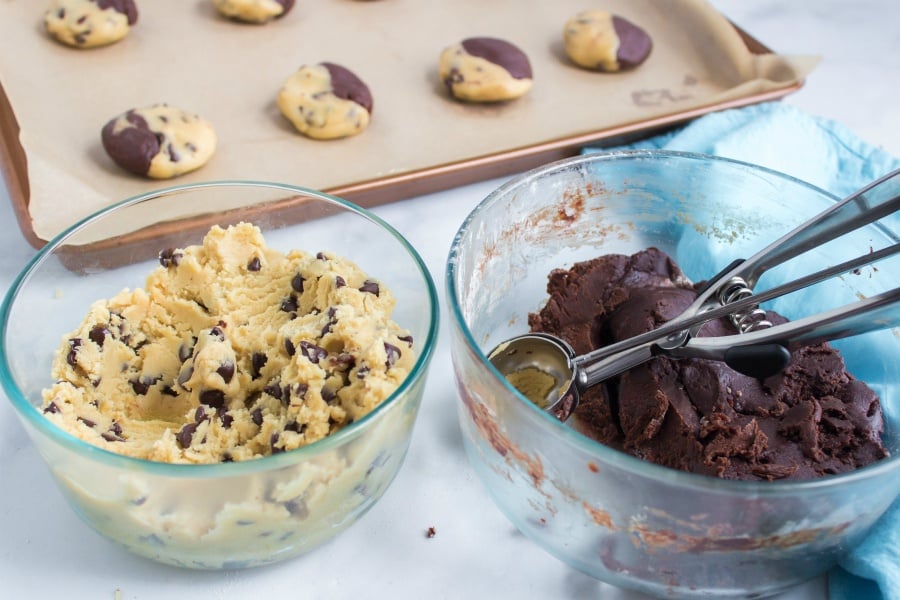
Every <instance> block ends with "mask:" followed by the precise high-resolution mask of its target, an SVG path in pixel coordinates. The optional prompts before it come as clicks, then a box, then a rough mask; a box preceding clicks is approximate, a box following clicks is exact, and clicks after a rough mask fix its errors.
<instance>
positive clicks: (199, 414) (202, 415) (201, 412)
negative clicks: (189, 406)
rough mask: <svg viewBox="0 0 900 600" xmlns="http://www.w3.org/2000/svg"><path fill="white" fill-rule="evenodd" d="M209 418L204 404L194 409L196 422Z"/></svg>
mask: <svg viewBox="0 0 900 600" xmlns="http://www.w3.org/2000/svg"><path fill="white" fill-rule="evenodd" d="M206 418H207V414H206V409H205V408H203V405H200V406H198V407H197V410H195V411H194V422H195V423H199V422H201V421H203V420H205V419H206Z"/></svg>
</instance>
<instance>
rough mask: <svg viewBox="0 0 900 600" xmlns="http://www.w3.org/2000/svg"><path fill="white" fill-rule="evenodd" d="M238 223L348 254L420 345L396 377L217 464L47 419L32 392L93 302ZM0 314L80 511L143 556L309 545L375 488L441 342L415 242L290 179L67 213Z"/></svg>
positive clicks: (27, 411) (223, 554)
mask: <svg viewBox="0 0 900 600" xmlns="http://www.w3.org/2000/svg"><path fill="white" fill-rule="evenodd" d="M275 208H277V209H278V210H274V209H275ZM238 221H250V222H252V223H254V224H255V225H257V226H259V227H260V228H261V229H262V231H263V233H264V235H265V237H266V242H267V244H268V245H269V246H270V247H273V248H276V249H278V250H281V251H282V252H286V251H288V250H290V249H294V248H297V249H302V250H305V251H307V252H317V251H320V250H321V251H331V252H333V253H334V254H336V255H340V256H342V257H344V258H348V259H350V260H352V261H354V262H356V263H357V264H358V265H359V266H360V268H361V269H362V270H363V271H364V272H366V273H367V274H369V275H371V276H373V277H376V278H378V279H379V280H381V281H382V282H384V283H385V285H387V286H388V287H389V288H390V289H391V291H392V292H393V293H394V294H395V296H396V299H397V306H396V309H395V312H394V314H393V319H394V320H395V321H396V322H397V323H399V324H400V325H401V327H404V328H407V329H409V330H410V331H411V332H412V335H413V339H414V340H415V343H416V348H417V350H416V351H417V358H416V362H415V365H414V367H413V369H412V371H411V372H410V374H409V376H408V377H407V378H406V380H405V381H404V382H403V383H402V384H401V385H400V387H399V388H398V389H397V390H396V391H395V392H394V393H393V394H392V395H391V396H390V397H389V398H387V399H386V400H385V401H384V402H383V403H381V404H380V405H379V406H378V407H376V408H375V409H374V410H373V411H372V412H371V413H369V414H368V415H367V416H366V417H364V418H362V419H360V420H358V421H356V422H355V423H353V424H352V425H349V426H347V427H346V428H344V429H342V430H340V431H339V432H337V433H335V434H334V435H331V436H329V437H327V438H324V439H323V440H320V441H318V442H315V443H313V444H310V445H309V446H306V447H302V448H299V449H297V450H294V451H290V452H285V453H281V454H276V455H272V456H268V457H265V458H260V459H257V460H250V461H244V462H233V463H223V464H215V465H183V464H181V465H179V464H166V463H158V462H151V461H145V460H138V459H133V458H128V457H125V456H121V455H118V454H113V453H111V452H108V451H106V450H102V449H100V448H98V447H95V446H92V445H89V444H87V443H85V442H83V441H81V440H80V439H78V438H76V437H74V436H72V435H70V434H68V433H66V432H65V431H63V430H61V429H59V428H58V427H56V426H55V425H54V424H53V423H51V422H50V421H49V420H47V419H45V418H44V416H43V415H42V414H41V411H40V405H41V390H42V389H43V388H45V387H49V385H50V384H51V383H52V376H51V370H50V365H51V361H52V357H53V353H54V352H55V351H56V349H57V347H58V346H59V344H60V341H61V339H62V336H63V335H64V334H66V333H67V332H69V331H72V330H73V329H75V327H76V326H77V325H78V324H79V323H80V322H81V320H82V319H83V318H84V316H85V315H86V314H87V311H88V306H89V305H90V303H91V302H93V301H94V300H97V299H100V298H109V297H111V296H113V295H114V294H115V293H117V292H118V291H120V290H121V289H122V288H125V287H130V288H136V287H142V286H143V284H144V279H145V277H146V275H147V274H148V273H149V272H150V271H151V269H152V268H154V267H155V266H157V265H158V264H159V263H158V260H157V256H158V252H159V251H160V250H161V249H163V248H166V247H184V246H187V245H190V244H197V243H200V241H201V240H202V238H203V235H204V234H205V233H206V231H208V229H209V227H210V226H211V225H213V224H219V225H222V226H225V225H228V224H232V223H236V222H238ZM0 319H2V320H0V323H2V325H0V326H2V330H0V381H2V385H3V388H4V390H5V392H6V394H7V396H8V398H9V399H10V401H11V402H12V405H13V407H14V408H15V411H16V413H17V414H18V416H19V417H20V418H21V421H22V423H23V425H24V427H25V429H26V430H27V432H28V434H29V435H30V437H31V439H32V440H33V441H34V444H35V445H36V447H37V449H38V451H39V452H40V454H41V455H42V456H43V458H44V459H45V461H46V463H47V465H48V466H49V468H50V471H51V473H52V474H53V477H54V478H55V480H56V482H57V483H58V485H59V488H60V489H61V490H62V492H63V494H64V495H65V497H66V499H67V500H68V502H69V504H70V505H71V506H72V508H73V509H74V510H75V512H76V513H77V514H78V515H79V516H80V517H81V518H82V519H83V520H84V521H85V522H87V523H88V525H90V526H91V527H93V528H94V529H95V530H97V531H98V532H100V533H101V534H103V535H104V536H106V537H108V538H110V539H111V540H114V541H116V542H118V543H120V544H121V545H123V546H124V547H126V548H127V549H129V550H131V551H133V552H135V553H137V554H140V555H143V556H146V557H148V558H151V559H154V560H157V561H161V562H164V563H169V564H173V565H179V566H184V567H192V568H203V569H220V568H237V567H249V566H256V565H262V564H266V563H272V562H276V561H280V560H283V559H286V558H289V557H293V556H296V555H299V554H301V553H304V552H307V551H309V550H312V549H313V548H315V547H316V546H318V545H320V544H322V543H323V542H325V541H327V540H329V539H331V538H332V537H334V536H335V535H337V534H338V533H340V532H341V531H343V530H344V529H346V528H347V527H349V526H350V525H352V524H353V523H354V522H355V521H356V520H357V519H359V518H360V517H361V516H362V515H363V514H364V513H365V512H366V511H367V510H368V509H369V508H371V507H372V505H373V504H374V503H375V502H376V501H377V500H378V499H379V498H380V497H381V496H382V494H383V493H384V492H385V490H386V489H387V487H388V486H389V485H390V483H391V481H392V480H393V478H394V476H395V474H396V473H397V471H398V469H399V468H400V466H401V463H402V462H403V459H404V456H405V454H406V451H407V449H408V446H409V441H410V436H411V433H412V429H413V425H414V422H415V419H416V414H417V411H418V408H419V405H420V403H421V400H422V394H423V389H424V385H425V377H426V371H427V368H428V365H429V362H430V361H431V357H432V355H433V353H434V347H435V344H436V340H437V329H438V302H437V297H436V292H435V286H434V282H433V281H432V279H431V276H430V275H429V273H428V270H427V268H426V267H425V265H424V263H423V261H422V259H421V258H420V257H419V255H418V254H417V253H416V251H415V250H414V249H413V248H412V247H411V246H410V245H409V244H408V243H407V241H406V240H404V239H403V237H401V236H400V234H398V233H397V232H396V231H395V230H394V229H392V228H391V227H390V226H389V225H388V224H387V223H385V222H383V221H381V220H380V219H379V218H377V217H375V216H374V215H372V214H370V213H368V212H367V211H364V210H362V209H360V208H358V207H356V206H355V205H352V204H350V203H348V202H345V201H343V200H341V199H339V198H334V197H330V196H327V195H325V194H321V193H318V192H314V191H311V190H306V189H302V188H298V187H294V186H288V185H280V184H272V183H257V182H239V181H234V182H228V181H224V182H211V183H202V184H195V185H186V186H180V187H174V188H169V189H165V190H161V191H157V192H153V193H150V194H145V195H142V196H138V197H135V198H131V199H129V200H125V201H123V202H121V203H118V204H116V205H114V206H112V207H110V208H108V209H106V210H103V211H101V212H99V213H97V214H96V215H94V216H91V217H89V218H87V219H85V220H84V221H82V222H80V223H78V224H77V225H75V226H73V227H72V228H70V229H69V230H67V231H66V232H64V233H62V234H61V235H60V236H58V237H57V238H56V239H54V240H53V241H51V242H50V243H49V244H47V245H46V246H45V247H44V248H43V249H41V250H40V252H39V253H38V254H37V256H36V257H35V258H34V259H33V260H32V261H31V262H30V263H29V264H28V265H27V266H26V267H25V269H24V270H23V271H22V273H21V274H20V275H19V276H18V278H17V279H16V280H15V282H14V283H13V285H12V286H11V287H10V289H9V292H8V294H7V296H6V298H5V300H4V303H3V305H2V309H0Z"/></svg>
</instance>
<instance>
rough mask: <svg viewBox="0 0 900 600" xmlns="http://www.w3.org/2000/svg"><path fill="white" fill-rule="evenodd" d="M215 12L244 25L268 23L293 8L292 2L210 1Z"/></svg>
mask: <svg viewBox="0 0 900 600" xmlns="http://www.w3.org/2000/svg"><path fill="white" fill-rule="evenodd" d="M212 3H213V6H215V7H216V10H217V11H219V13H220V14H221V15H223V16H225V17H228V18H229V19H234V20H235V21H242V22H244V23H256V24H262V23H268V22H269V21H271V20H272V19H280V18H281V17H283V16H285V15H286V14H288V13H289V12H291V9H292V8H294V0H212Z"/></svg>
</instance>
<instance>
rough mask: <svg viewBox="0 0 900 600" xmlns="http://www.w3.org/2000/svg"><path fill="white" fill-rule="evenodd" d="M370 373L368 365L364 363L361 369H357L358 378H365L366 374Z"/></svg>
mask: <svg viewBox="0 0 900 600" xmlns="http://www.w3.org/2000/svg"><path fill="white" fill-rule="evenodd" d="M368 374H369V367H367V366H366V365H363V366H361V367H360V368H359V369H357V370H356V378H357V379H365V378H366V375H368Z"/></svg>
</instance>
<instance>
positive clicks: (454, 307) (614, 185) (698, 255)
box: [446, 151, 900, 597]
mask: <svg viewBox="0 0 900 600" xmlns="http://www.w3.org/2000/svg"><path fill="white" fill-rule="evenodd" d="M834 201H835V198H834V197H832V196H830V195H829V194H827V193H825V192H823V191H821V190H818V189H816V188H814V187H812V186H810V185H807V184H805V183H803V182H800V181H798V180H796V179H792V178H790V177H787V176H785V175H781V174H778V173H775V172H773V171H769V170H766V169H763V168H759V167H755V166H752V165H748V164H743V163H738V162H734V161H730V160H725V159H719V158H713V157H708V156H700V155H692V154H683V153H670V152H652V151H651V152H641V151H636V152H624V153H611V154H595V155H587V156H583V157H579V158H575V159H568V160H564V161H561V162H558V163H555V164H551V165H548V166H545V167H542V168H539V169H536V170H534V171H531V172H529V173H526V174H524V175H522V176H521V177H518V178H516V179H514V180H512V181H510V182H508V183H507V184H505V185H504V186H502V187H501V188H499V189H498V190H496V191H494V192H493V193H492V194H491V195H489V196H488V197H487V198H486V199H485V200H484V201H483V202H482V203H481V204H480V205H479V206H477V207H476V208H475V210H474V211H473V212H472V213H471V214H470V215H469V216H468V218H467V219H466V221H465V222H464V223H463V225H462V227H461V229H460V230H459V232H458V234H457V236H456V238H455V239H454V241H453V245H452V248H451V251H450V254H449V261H448V269H447V280H446V284H447V292H448V300H449V306H450V312H451V314H452V317H451V327H450V329H451V351H452V360H453V366H454V370H455V376H456V380H457V386H458V391H459V399H460V402H459V404H458V414H459V421H460V424H461V427H462V431H463V440H464V444H465V447H466V451H467V454H468V457H469V459H470V461H471V464H472V465H473V467H474V470H475V471H476V473H477V474H478V476H479V477H480V479H481V481H482V482H483V483H484V485H485V486H486V487H487V489H488V490H489V491H490V493H491V495H492V497H493V499H494V500H495V502H496V503H497V505H498V506H499V507H500V509H501V510H502V511H503V512H504V513H505V514H506V516H507V517H509V519H510V520H511V521H512V522H513V523H514V524H515V525H516V527H518V528H519V530H521V531H522V532H523V533H524V534H525V535H526V536H528V537H529V538H530V539H532V540H533V541H535V542H536V543H538V544H539V545H540V546H542V547H543V548H544V549H546V550H547V551H548V552H550V553H551V554H553V555H554V556H556V557H557V558H559V559H560V560H563V561H565V562H566V563H567V564H569V565H571V566H572V567H574V568H576V569H578V570H580V571H583V572H585V573H587V574H589V575H592V576H594V577H596V578H598V579H601V580H603V581H606V582H608V583H611V584H614V585H617V586H622V587H626V588H632V589H636V590H640V591H642V592H644V593H649V594H653V595H657V596H665V597H679V596H685V597H686V596H691V597H696V596H710V597H729V596H751V597H759V596H765V595H769V594H774V593H776V592H778V591H780V590H783V589H785V588H787V587H789V586H792V585H795V584H797V583H800V582H802V581H804V580H807V579H810V578H813V577H815V576H817V575H818V574H821V573H823V572H824V571H825V570H827V569H828V568H829V567H831V566H832V565H833V564H834V563H835V562H836V560H837V559H838V557H839V556H840V555H841V554H842V553H843V552H846V551H847V550H848V549H849V548H852V547H853V546H854V545H856V544H857V543H859V542H860V540H862V539H863V537H864V536H865V535H866V533H867V532H868V531H869V529H870V528H871V527H872V526H873V524H874V523H875V522H876V521H877V519H878V518H879V516H880V515H881V514H882V513H883V512H884V511H885V510H886V509H887V507H888V506H889V505H890V504H891V502H892V501H893V500H894V499H895V498H896V497H897V496H898V493H900V397H898V395H900V336H897V335H896V332H895V331H894V332H892V331H882V332H877V333H873V334H867V335H865V336H860V337H857V338H852V339H847V340H843V341H841V342H839V343H836V344H835V346H836V347H838V348H839V349H840V350H841V351H842V353H843V355H844V357H845V360H846V362H847V365H848V369H849V371H850V372H851V373H853V374H854V375H856V376H857V377H858V378H860V379H862V380H864V381H866V382H867V383H868V384H869V385H870V386H871V387H872V388H873V389H875V391H876V392H877V393H878V394H879V395H880V397H881V400H882V404H883V406H884V410H885V420H886V433H885V435H884V442H885V444H886V446H887V447H888V448H889V450H890V452H891V453H892V457H891V458H889V459H885V460H883V461H880V462H878V463H877V464H874V465H871V466H868V467H865V468H863V469H860V470H858V471H856V472H853V473H849V474H844V475H839V476H831V477H828V478H825V479H820V480H815V481H802V482H786V481H782V482H777V481H776V482H771V483H765V482H749V481H725V480H719V479H716V478H712V477H706V476H702V475H695V474H691V473H686V472H681V471H676V470H672V469H668V468H665V467H661V466H657V465H654V464H650V463H647V462H643V461H641V460H639V459H637V458H634V457H632V456H629V455H626V454H624V453H620V452H618V451H615V450H613V449H610V448H608V447H605V446H603V445H601V444H600V443H598V442H595V441H593V440H591V439H589V438H587V437H585V436H583V435H581V434H580V433H578V432H576V431H575V430H573V429H571V428H570V427H568V426H567V425H564V424H562V423H560V422H559V421H557V420H556V419H554V418H553V417H552V416H550V415H549V414H546V413H544V412H543V411H541V410H539V409H538V408H537V407H536V406H535V405H533V404H532V403H531V402H529V401H527V400H526V399H525V398H524V397H523V396H521V395H520V394H519V393H518V392H516V391H515V389H514V388H512V387H511V386H510V385H509V384H508V383H507V382H506V381H505V380H504V379H503V378H502V377H501V376H500V374H499V373H498V372H497V371H496V370H495V369H494V368H493V367H492V365H491V364H490V363H489V362H488V360H487V359H486V357H485V353H486V352H488V351H490V349H491V348H493V347H494V346H495V345H496V344H498V343H499V342H501V341H503V340H504V339H507V338H509V337H511V336H513V335H516V334H519V333H524V332H526V331H527V330H528V323H527V315H528V313H529V312H534V311H536V310H538V309H540V307H541V305H542V302H543V301H544V300H545V298H546V284H547V275H548V274H549V273H550V271H551V270H552V269H554V268H560V267H564V268H565V267H569V266H571V265H572V264H573V263H574V262H576V261H580V260H586V259H590V258H594V257H596V256H600V255H602V254H607V253H611V252H617V253H629V254H630V253H633V252H636V251H639V250H642V249H644V248H646V247H648V246H651V245H653V246H657V247H659V248H661V249H662V250H664V251H666V252H668V253H669V254H670V255H672V256H673V257H674V258H675V260H676V261H677V262H678V263H679V264H680V265H681V267H682V268H683V270H684V271H685V273H686V274H687V275H688V277H690V278H692V279H693V280H695V281H697V280H701V279H705V278H707V277H709V276H711V275H713V274H714V273H716V272H718V271H719V270H720V269H721V268H723V267H724V266H725V265H726V264H728V263H729V262H731V260H732V259H735V258H740V257H744V258H746V257H748V256H750V255H751V254H753V253H755V252H756V251H758V250H760V249H761V248H763V247H764V246H765V245H767V244H768V243H769V242H771V241H774V240H775V239H777V238H778V237H780V236H781V235H783V234H784V233H786V232H788V231H789V230H790V229H792V228H793V227H794V226H796V225H798V224H800V223H801V222H802V221H804V220H806V219H808V218H809V217H811V216H813V215H814V214H816V213H818V212H820V211H821V210H823V209H824V208H826V207H827V206H828V205H829V204H830V203H832V202H834ZM896 239H897V238H896V236H895V235H894V234H893V233H891V232H890V231H888V230H887V229H886V228H884V227H881V226H878V225H873V226H870V227H867V228H865V229H864V230H861V231H860V232H858V233H856V234H854V235H849V236H845V237H844V238H842V239H841V240H840V241H839V242H838V243H836V244H829V245H828V246H827V247H822V248H819V249H816V250H815V251H813V252H811V253H809V254H807V255H804V256H802V257H800V258H798V259H796V260H795V261H794V262H793V263H789V264H788V265H786V266H785V268H781V269H777V270H773V271H771V272H769V273H768V274H767V275H766V276H765V277H764V279H763V281H761V282H760V284H759V285H760V289H765V288H766V287H770V286H771V285H775V284H777V283H779V282H782V281H787V280H789V279H793V278H795V277H796V275H794V273H797V272H798V269H800V270H801V271H802V270H803V265H804V264H805V265H806V270H805V272H811V271H813V270H818V268H822V267H823V266H825V265H831V264H835V263H836V262H837V261H838V259H839V258H840V259H841V260H845V259H849V258H852V257H854V256H858V255H860V254H863V253H865V252H867V251H868V250H869V249H870V246H875V247H876V248H877V247H880V246H883V245H886V242H888V241H891V242H896ZM792 265H793V266H792ZM811 267H815V268H811ZM898 267H900V259H894V260H891V261H886V262H883V263H880V264H879V265H878V266H877V270H873V269H871V268H868V269H865V270H864V272H863V274H862V275H861V276H848V277H844V278H840V279H835V280H832V281H830V282H828V284H827V285H825V286H824V287H819V286H817V288H813V290H814V291H813V290H811V291H808V292H806V293H798V294H796V296H797V297H796V298H790V297H788V298H789V299H785V301H783V302H776V303H775V304H774V305H773V308H774V309H776V310H778V311H779V312H781V313H783V314H785V315H786V316H788V317H789V318H797V317H800V316H805V315H809V314H813V312H817V311H818V310H820V309H821V310H824V309H825V308H827V307H829V306H838V305H841V304H844V303H846V302H849V301H852V300H855V299H856V298H857V297H858V295H870V294H873V293H876V292H880V291H884V290H886V289H890V288H892V287H893V286H894V285H895V284H896V274H897V272H898Z"/></svg>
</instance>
